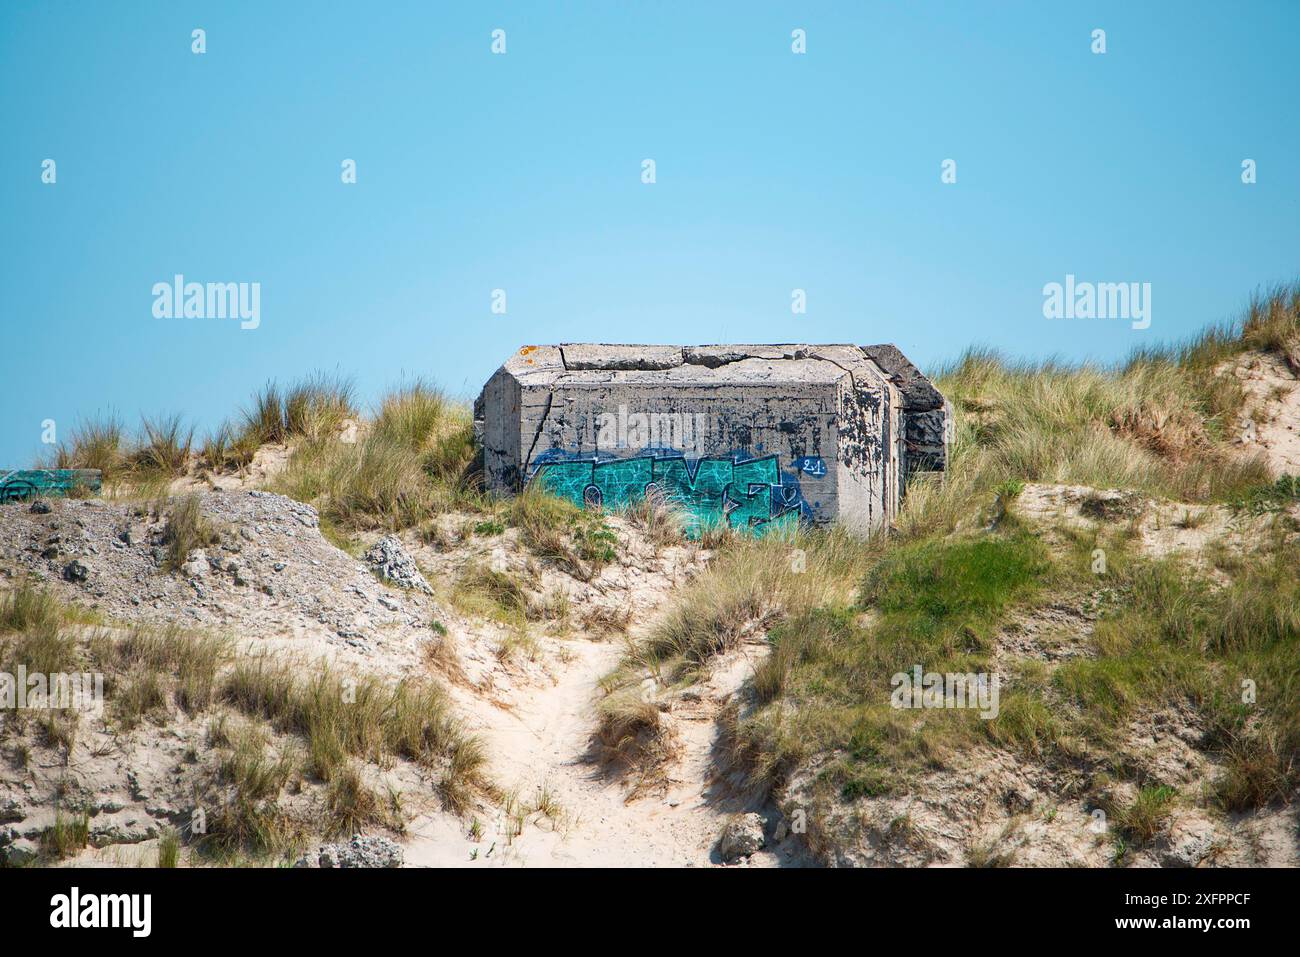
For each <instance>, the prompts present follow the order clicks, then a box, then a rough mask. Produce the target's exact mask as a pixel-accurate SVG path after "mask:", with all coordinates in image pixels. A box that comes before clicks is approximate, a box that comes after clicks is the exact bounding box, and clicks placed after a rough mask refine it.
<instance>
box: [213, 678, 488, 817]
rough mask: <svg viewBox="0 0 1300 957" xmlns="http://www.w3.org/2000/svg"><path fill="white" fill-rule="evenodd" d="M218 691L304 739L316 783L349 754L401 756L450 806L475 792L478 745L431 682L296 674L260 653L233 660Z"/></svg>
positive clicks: (379, 758)
mask: <svg viewBox="0 0 1300 957" xmlns="http://www.w3.org/2000/svg"><path fill="white" fill-rule="evenodd" d="M221 694H222V697H223V699H224V700H226V701H228V702H229V703H231V704H233V705H234V706H235V707H237V708H238V709H239V710H240V711H242V712H244V713H245V714H248V715H256V716H260V717H263V718H265V719H267V720H269V721H270V722H271V723H272V725H273V726H274V727H275V728H276V729H277V730H279V731H281V732H282V733H292V734H296V735H299V736H301V737H302V738H304V739H305V741H306V745H307V755H306V760H305V768H306V770H307V771H308V772H309V773H311V774H313V775H314V776H315V777H317V778H318V779H320V780H321V781H324V782H327V783H328V782H330V781H332V780H333V779H334V777H335V775H336V774H338V773H340V772H341V771H342V770H343V769H344V768H345V767H346V765H347V759H348V758H349V757H350V756H351V757H359V758H363V759H365V760H368V761H372V762H375V763H379V764H383V763H385V762H386V761H388V760H389V758H390V757H392V756H400V757H403V758H406V759H408V760H410V761H413V762H415V763H417V764H420V765H422V766H424V767H427V768H429V769H430V770H432V771H434V772H436V773H437V774H438V775H439V779H438V785H439V788H440V791H441V793H442V797H443V800H444V803H446V804H447V806H449V807H454V808H459V807H461V806H463V804H464V803H465V801H466V800H467V799H468V796H469V795H470V794H471V793H472V791H473V789H474V788H476V787H483V786H485V781H484V779H483V778H482V773H481V772H482V764H483V750H482V745H481V743H480V742H479V741H478V739H476V738H474V737H472V736H470V735H469V734H467V733H466V732H465V731H464V730H463V728H462V727H461V724H460V722H459V720H457V719H456V718H455V717H454V715H453V713H452V708H451V703H450V700H449V699H448V697H447V695H446V693H445V692H444V691H443V690H442V689H441V688H439V687H438V686H437V685H435V684H432V683H429V682H408V681H403V682H399V683H398V684H396V685H388V684H386V683H385V682H383V681H382V680H380V679H379V678H377V677H375V676H363V677H360V678H356V677H353V676H349V675H342V674H339V673H337V672H335V671H332V670H331V669H330V668H328V667H327V666H324V665H320V666H316V667H315V668H313V669H308V670H307V671H306V672H305V674H303V673H302V669H301V668H299V667H297V666H295V665H294V664H293V663H292V662H287V661H284V660H282V659H278V658H273V657H270V656H265V655H261V656H250V657H245V658H241V659H240V660H239V661H237V662H236V663H235V665H234V667H233V668H232V670H231V671H230V673H229V674H228V675H227V676H226V678H225V679H224V682H223V684H222V689H221Z"/></svg>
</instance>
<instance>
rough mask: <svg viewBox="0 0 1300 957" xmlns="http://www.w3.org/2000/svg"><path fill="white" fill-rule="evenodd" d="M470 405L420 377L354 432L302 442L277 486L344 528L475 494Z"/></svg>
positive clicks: (387, 520) (411, 514) (398, 518)
mask: <svg viewBox="0 0 1300 957" xmlns="http://www.w3.org/2000/svg"><path fill="white" fill-rule="evenodd" d="M472 424H473V423H472V421H471V419H470V415H469V410H468V409H467V408H465V407H464V406H461V405H457V404H455V403H452V402H450V401H448V400H447V399H446V397H445V396H443V394H442V393H441V392H439V391H438V390H436V389H433V388H431V387H429V386H426V385H424V384H422V383H416V384H414V385H410V386H406V387H404V388H402V389H400V390H398V391H396V392H393V393H391V394H389V395H388V396H387V397H385V398H384V399H383V401H382V402H381V403H380V407H379V411H378V413H377V414H376V415H375V417H374V419H373V420H372V421H371V422H369V423H368V424H367V425H366V426H365V427H364V428H363V429H362V430H361V435H360V437H359V438H358V440H357V441H356V442H354V443H347V442H342V441H340V440H338V439H337V438H330V437H320V438H316V439H310V440H307V441H304V442H302V443H301V444H300V445H299V446H298V447H297V449H296V451H295V452H294V455H293V458H292V459H291V461H290V463H289V467H288V468H287V469H286V470H285V472H284V473H283V474H282V475H281V476H279V477H278V479H277V480H276V482H275V483H274V490H275V491H279V492H282V493H283V494H285V495H289V496H290V497H292V498H296V499H298V500H300V501H304V502H309V503H311V504H313V505H316V506H317V508H318V509H319V510H320V512H321V515H322V517H323V518H325V519H326V520H329V521H333V522H336V523H338V524H339V525H340V526H343V527H346V528H357V529H369V528H381V529H387V530H396V529H401V528H407V527H410V526H413V525H418V524H420V523H421V522H423V521H426V520H427V519H429V518H430V517H431V516H433V515H436V514H439V513H441V512H445V511H447V510H449V509H451V508H452V507H454V506H456V505H458V504H464V503H466V502H468V501H472V500H473V494H472V490H471V489H470V486H469V484H468V475H467V470H468V468H469V465H470V462H471V460H472V458H473V454H474V450H473V443H472V439H471V435H472Z"/></svg>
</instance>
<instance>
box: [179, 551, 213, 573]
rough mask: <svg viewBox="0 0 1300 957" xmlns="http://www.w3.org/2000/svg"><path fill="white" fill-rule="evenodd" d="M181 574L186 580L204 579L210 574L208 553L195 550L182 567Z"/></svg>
mask: <svg viewBox="0 0 1300 957" xmlns="http://www.w3.org/2000/svg"><path fill="white" fill-rule="evenodd" d="M181 573H182V574H183V575H185V577H186V578H202V577H203V576H204V575H206V574H207V573H208V553H207V552H205V551H204V550H203V549H201V548H196V549H194V551H192V552H190V554H189V556H188V557H186V559H185V563H184V564H183V565H181Z"/></svg>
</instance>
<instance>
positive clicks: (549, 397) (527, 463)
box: [523, 392, 555, 483]
mask: <svg viewBox="0 0 1300 957" xmlns="http://www.w3.org/2000/svg"><path fill="white" fill-rule="evenodd" d="M554 401H555V393H554V392H547V393H546V410H545V411H544V412H542V417H541V418H540V419H538V420H537V431H536V432H534V433H533V444H532V445H530V446H528V457H527V458H526V459H524V474H523V480H524V482H525V483H526V482H527V481H528V470H529V468H530V467H531V466H532V464H533V453H534V452H535V451H537V443H538V441H539V440H540V439H541V437H542V430H544V429H545V428H546V420H547V419H549V418H550V417H551V403H552V402H554Z"/></svg>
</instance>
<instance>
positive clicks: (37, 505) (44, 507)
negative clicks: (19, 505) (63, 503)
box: [32, 498, 53, 515]
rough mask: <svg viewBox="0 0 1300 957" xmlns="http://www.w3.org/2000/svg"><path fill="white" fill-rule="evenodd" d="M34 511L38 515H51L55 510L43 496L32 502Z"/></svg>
mask: <svg viewBox="0 0 1300 957" xmlns="http://www.w3.org/2000/svg"><path fill="white" fill-rule="evenodd" d="M32 511H33V512H35V513H36V514H37V515H49V514H50V512H52V511H53V508H52V507H51V506H50V503H49V502H47V501H46V500H45V499H43V498H38V499H36V501H34V502H32Z"/></svg>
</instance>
